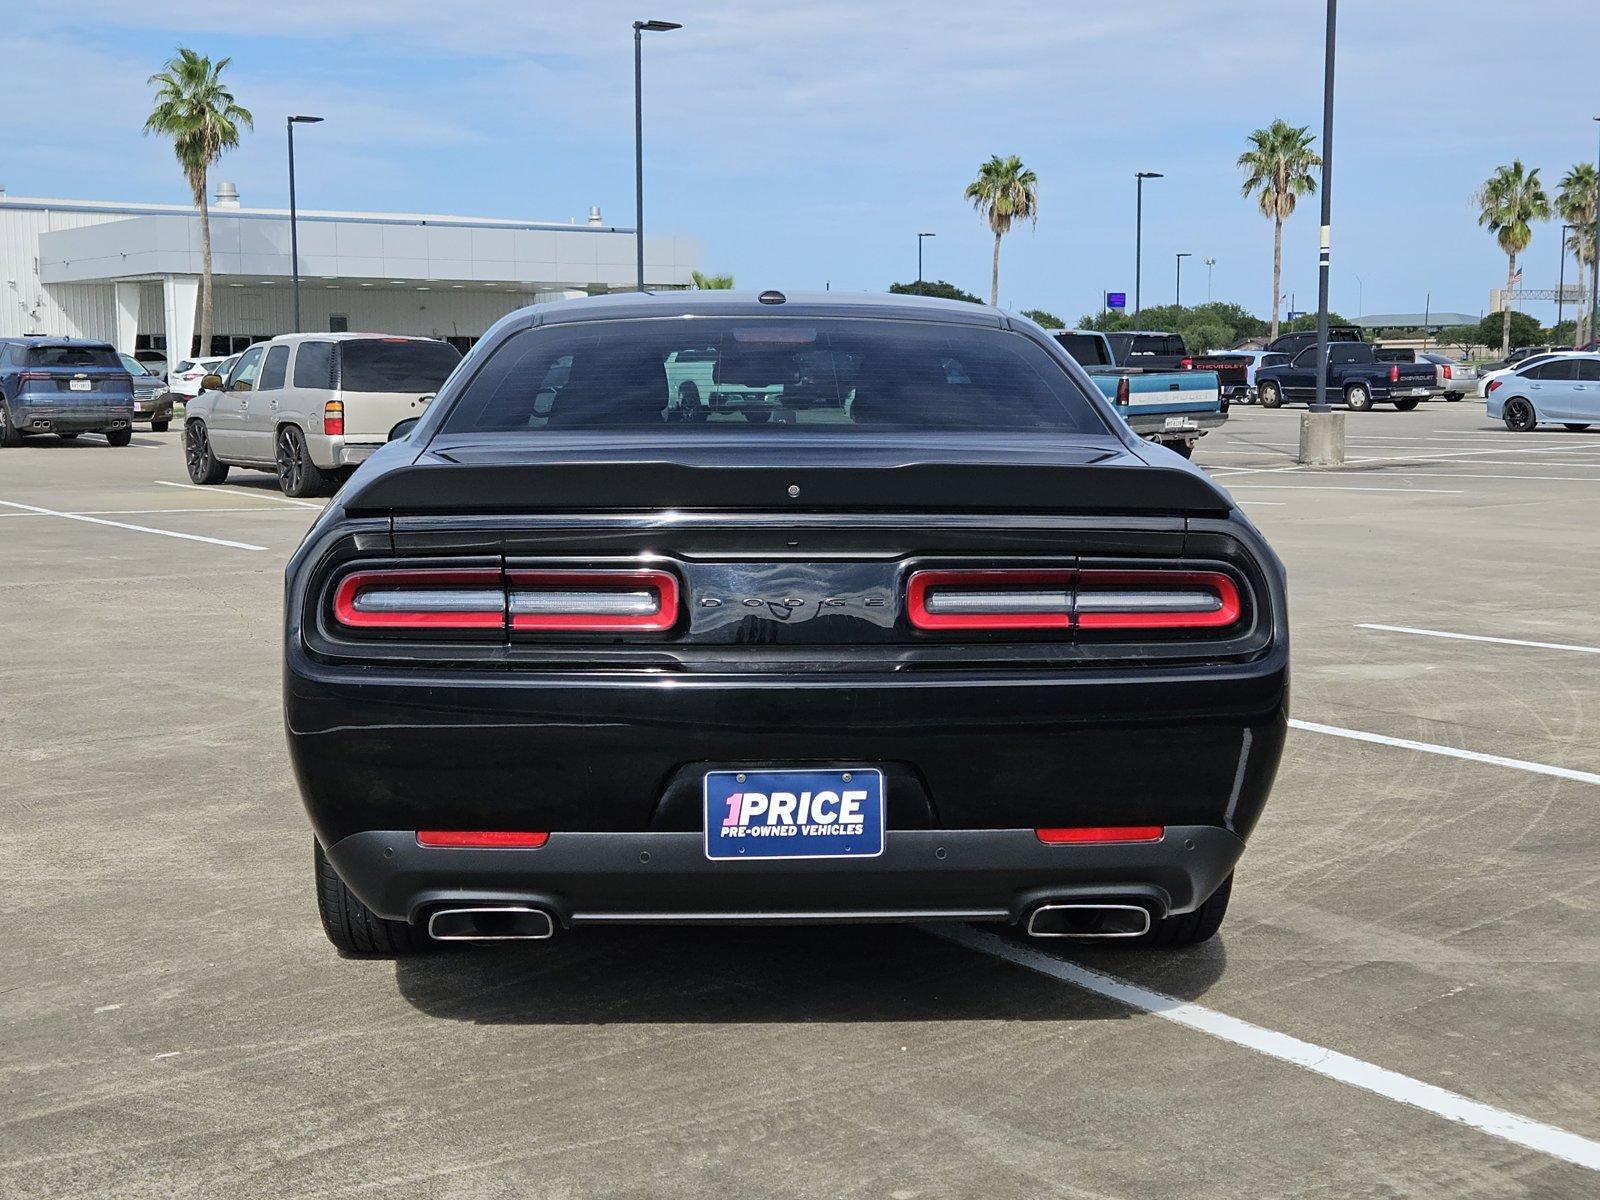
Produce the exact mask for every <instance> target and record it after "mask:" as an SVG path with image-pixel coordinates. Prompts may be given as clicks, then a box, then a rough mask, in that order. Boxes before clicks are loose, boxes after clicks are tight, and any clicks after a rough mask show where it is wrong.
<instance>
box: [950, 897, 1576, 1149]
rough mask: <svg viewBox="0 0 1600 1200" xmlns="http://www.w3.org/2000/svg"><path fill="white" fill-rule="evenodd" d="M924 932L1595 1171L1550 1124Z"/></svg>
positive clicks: (996, 943)
mask: <svg viewBox="0 0 1600 1200" xmlns="http://www.w3.org/2000/svg"><path fill="white" fill-rule="evenodd" d="M923 928H924V929H925V930H926V931H927V932H928V933H931V934H934V935H935V936H937V937H941V938H944V939H945V940H946V941H949V942H954V943H955V944H956V945H958V946H963V947H965V948H966V949H968V950H975V951H977V952H978V953H980V954H988V955H991V956H992V957H994V958H999V959H1004V960H1005V961H1006V962H1010V963H1014V964H1015V965H1017V966H1019V967H1026V968H1027V969H1028V970H1030V971H1037V972H1038V973H1039V974H1041V975H1048V976H1050V977H1051V978H1052V979H1059V980H1060V981H1061V982H1063V983H1070V984H1072V985H1073V986H1075V987H1080V988H1083V989H1084V990H1085V991H1089V992H1093V993H1094V994H1095V995H1097V996H1104V997H1105V998H1106V999H1108V1000H1115V1001H1117V1002H1118V1003H1120V1004H1126V1005H1127V1006H1128V1007H1130V1008H1134V1009H1138V1010H1139V1011H1140V1012H1146V1013H1149V1014H1150V1015H1151V1016H1155V1017H1160V1018H1161V1019H1162V1020H1164V1021H1171V1022H1173V1023H1174V1024H1176V1025H1182V1026H1184V1027H1186V1028H1188V1029H1193V1030H1195V1031H1196V1032H1198V1033H1204V1034H1208V1035H1210V1036H1211V1037H1214V1038H1219V1039H1221V1040H1222V1041H1224V1042H1231V1043H1232V1044H1233V1045H1235V1046H1243V1047H1245V1048H1246V1049H1248V1050H1254V1051H1256V1053H1258V1054H1264V1055H1266V1056H1267V1057H1268V1058H1275V1059H1277V1060H1278V1061H1279V1062H1286V1063H1290V1064H1291V1065H1293V1066H1296V1067H1303V1068H1305V1069H1306V1070H1307V1071H1311V1072H1314V1073H1315V1074H1317V1075H1322V1076H1324V1077H1326V1078H1328V1079H1334V1080H1337V1081H1338V1082H1340V1083H1346V1084H1349V1085H1350V1086H1351V1087H1356V1088H1360V1089H1361V1090H1362V1091H1366V1092H1371V1093H1372V1094H1373V1095H1375V1096H1381V1097H1383V1098H1384V1099H1385V1100H1393V1101H1396V1102H1397V1103H1400V1104H1405V1105H1409V1106H1410V1107H1412V1108H1417V1109H1421V1110H1422V1111H1423V1112H1427V1113H1432V1114H1433V1115H1434V1116H1436V1117H1443V1118H1444V1119H1445V1120H1446V1121H1453V1122H1455V1123H1456V1124H1458V1125H1466V1126H1468V1127H1470V1128H1472V1129H1476V1130H1478V1131H1479V1132H1481V1133H1486V1134H1488V1135H1489V1136H1490V1137H1496V1138H1500V1139H1502V1140H1504V1141H1507V1142H1512V1143H1514V1144H1515V1145H1518V1146H1524V1147H1526V1148H1527V1149H1529V1150H1534V1151H1537V1152H1538V1153H1540V1154H1548V1155H1549V1156H1550V1157H1551V1158H1559V1159H1561V1160H1562V1161H1564V1162H1569V1163H1573V1164H1575V1165H1577V1166H1580V1167H1587V1168H1588V1169H1589V1170H1591V1171H1600V1142H1595V1141H1591V1140H1590V1139H1589V1138H1586V1137H1580V1136H1579V1135H1578V1134H1575V1133H1569V1132H1568V1131H1567V1130H1565V1129H1561V1128H1558V1127H1557V1126H1555V1125H1546V1124H1545V1123H1544V1122H1543V1121H1534V1120H1531V1119H1530V1118H1528V1117H1524V1116H1520V1115H1518V1114H1517V1113H1514V1112H1508V1111H1506V1110H1505V1109H1503V1108H1496V1107H1494V1106H1493V1105H1491V1104H1483V1103H1481V1102H1479V1101H1477V1100H1469V1099H1468V1098H1467V1097H1465V1096H1463V1095H1460V1094H1459V1093H1457V1092H1451V1091H1447V1090H1446V1089H1444V1088H1442V1087H1436V1086H1434V1085H1433V1084H1431V1083H1424V1082H1422V1080H1420V1079H1413V1078H1411V1076H1409V1075H1402V1074H1400V1073H1399V1072H1398V1071H1391V1070H1389V1069H1387V1068H1386V1067H1380V1066H1377V1065H1375V1064H1373V1063H1369V1062H1365V1061H1363V1060H1362V1059H1359V1058H1352V1057H1351V1056H1350V1055H1348V1054H1341V1053H1340V1052H1339V1051H1337V1050H1330V1049H1328V1048H1327V1047H1325V1046H1318V1045H1315V1044H1313V1043H1311V1042H1305V1041H1301V1040H1300V1039H1299V1038H1297V1037H1291V1036H1290V1035H1289V1034H1286V1033H1279V1032H1277V1031H1276V1030H1273V1029H1266V1028H1264V1027H1262V1026H1260V1025H1254V1024H1251V1023H1250V1022H1249V1021H1241V1020H1240V1019H1239V1018H1238V1017H1230V1016H1228V1015H1227V1014H1226V1013H1220V1012H1217V1011H1216V1010H1215V1009H1212V1008H1206V1007H1204V1006H1203V1005H1199V1004H1192V1003H1189V1002H1188V1001H1185V1000H1179V999H1178V998H1177V997H1176V996H1169V995H1167V994H1166V993H1164V992H1157V991H1152V990H1151V989H1149V988H1145V987H1140V986H1139V985H1138V984H1135V983H1128V982H1127V981H1126V980H1122V979H1118V978H1116V977H1115V976H1113V975H1105V974H1102V973H1101V972H1099V971H1092V970H1090V969H1089V968H1088V967H1082V966H1079V965H1078V964H1077V963H1073V962H1067V961H1065V960H1063V959H1059V958H1056V957H1054V956H1053V955H1050V954H1046V953H1044V952H1043V951H1040V950H1035V949H1033V948H1032V947H1030V946H1021V945H1017V944H1016V943H1014V942H1010V941H1007V940H1006V939H1004V938H1001V937H997V936H996V935H994V934H992V933H986V932H984V931H982V930H979V929H974V928H972V927H971V926H967V925H952V926H948V927H944V926H924V927H923Z"/></svg>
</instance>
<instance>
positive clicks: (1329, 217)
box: [1311, 0, 1339, 412]
mask: <svg viewBox="0 0 1600 1200" xmlns="http://www.w3.org/2000/svg"><path fill="white" fill-rule="evenodd" d="M1338 11H1339V0H1328V31H1327V36H1326V41H1325V43H1324V46H1323V66H1322V240H1321V247H1320V250H1319V252H1318V261H1317V398H1316V400H1315V401H1314V402H1313V403H1312V405H1311V411H1312V412H1330V411H1332V410H1331V409H1330V408H1329V407H1328V276H1329V268H1330V265H1331V264H1330V252H1331V249H1332V245H1331V243H1332V233H1333V194H1332V193H1333V51H1334V44H1335V37H1334V32H1335V23H1336V21H1337V18H1338Z"/></svg>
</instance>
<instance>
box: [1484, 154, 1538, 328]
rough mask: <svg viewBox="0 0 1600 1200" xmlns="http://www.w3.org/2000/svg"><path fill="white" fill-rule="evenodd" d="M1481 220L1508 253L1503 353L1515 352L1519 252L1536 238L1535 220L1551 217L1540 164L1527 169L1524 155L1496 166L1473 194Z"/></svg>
mask: <svg viewBox="0 0 1600 1200" xmlns="http://www.w3.org/2000/svg"><path fill="white" fill-rule="evenodd" d="M1473 200H1474V202H1475V203H1476V204H1477V205H1478V224H1479V225H1482V226H1483V227H1484V228H1486V229H1487V230H1488V231H1489V232H1490V233H1492V234H1494V235H1495V240H1496V241H1498V242H1499V243H1500V249H1501V250H1503V251H1505V256H1506V291H1505V295H1504V297H1503V298H1502V299H1501V301H1500V314H1501V321H1500V357H1502V358H1504V357H1506V356H1507V355H1508V354H1510V353H1511V305H1512V296H1513V294H1514V293H1515V291H1516V287H1517V255H1519V254H1521V253H1522V252H1523V251H1524V250H1526V249H1527V248H1528V243H1529V242H1531V241H1532V240H1533V222H1535V221H1548V220H1549V219H1550V197H1549V196H1547V195H1546V194H1545V190H1544V184H1543V183H1541V182H1539V168H1538V167H1535V168H1533V170H1531V171H1530V170H1527V169H1526V168H1524V167H1523V165H1522V160H1521V159H1520V158H1517V159H1513V160H1512V161H1511V165H1510V166H1509V167H1496V168H1495V171H1494V174H1493V175H1491V176H1489V178H1488V179H1486V180H1484V183H1483V186H1482V187H1480V188H1479V189H1478V191H1477V194H1476V195H1475V196H1474V197H1473Z"/></svg>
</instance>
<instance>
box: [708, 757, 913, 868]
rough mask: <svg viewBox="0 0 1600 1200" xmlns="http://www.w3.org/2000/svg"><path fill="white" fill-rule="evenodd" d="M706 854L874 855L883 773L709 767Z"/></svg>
mask: <svg viewBox="0 0 1600 1200" xmlns="http://www.w3.org/2000/svg"><path fill="white" fill-rule="evenodd" d="M705 822H706V857H707V858H711V859H740V858H746V859H749V858H762V859H768V858H876V857H877V856H878V855H880V854H882V853H883V822H884V795H883V772H882V771H879V770H877V769H875V768H872V767H865V768H863V767H852V768H849V769H848V770H843V769H841V770H829V771H709V772H707V774H706V778H705Z"/></svg>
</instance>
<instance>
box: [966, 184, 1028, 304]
mask: <svg viewBox="0 0 1600 1200" xmlns="http://www.w3.org/2000/svg"><path fill="white" fill-rule="evenodd" d="M963 195H965V197H966V198H967V199H968V200H971V201H972V207H973V208H975V209H977V210H978V211H979V212H980V213H982V214H983V219H984V220H985V221H987V222H988V223H989V228H990V229H992V230H993V231H994V268H993V270H992V271H991V272H990V275H989V303H990V304H992V305H994V306H996V307H998V306H999V304H1000V239H1001V238H1003V237H1005V235H1006V234H1008V233H1010V232H1011V222H1013V221H1031V222H1033V223H1034V224H1038V221H1039V177H1038V176H1037V175H1035V174H1034V173H1033V172H1032V171H1030V170H1028V169H1027V168H1026V167H1024V166H1023V165H1022V160H1021V159H1020V158H1018V157H1017V156H1016V155H1015V154H1013V155H1011V156H1010V157H1009V158H1001V157H1000V156H999V155H998V154H996V155H995V156H994V157H993V158H991V159H990V160H989V161H988V162H986V163H984V164H983V166H981V167H979V168H978V177H977V178H976V179H974V180H973V181H972V182H971V183H969V184H967V190H966V191H965V192H964V193H963Z"/></svg>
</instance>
